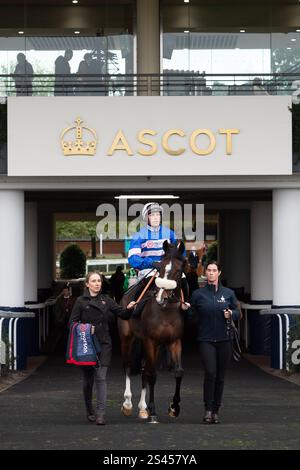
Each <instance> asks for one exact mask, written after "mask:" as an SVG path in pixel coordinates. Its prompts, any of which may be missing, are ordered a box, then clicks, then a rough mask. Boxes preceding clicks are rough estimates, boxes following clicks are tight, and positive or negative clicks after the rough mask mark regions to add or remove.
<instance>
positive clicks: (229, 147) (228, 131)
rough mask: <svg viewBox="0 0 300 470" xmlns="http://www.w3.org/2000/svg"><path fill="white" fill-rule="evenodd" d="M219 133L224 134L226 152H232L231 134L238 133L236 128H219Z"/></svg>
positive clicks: (229, 153)
mask: <svg viewBox="0 0 300 470" xmlns="http://www.w3.org/2000/svg"><path fill="white" fill-rule="evenodd" d="M219 133H220V134H226V154H227V155H231V154H232V134H239V133H240V131H239V130H238V129H219Z"/></svg>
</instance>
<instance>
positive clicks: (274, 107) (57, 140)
mask: <svg viewBox="0 0 300 470" xmlns="http://www.w3.org/2000/svg"><path fill="white" fill-rule="evenodd" d="M290 104H291V98H290V97H287V96H207V97H203V96H199V97H197V96H196V97H194V96H187V97H184V96H178V97H175V96H174V97H173V96H172V97H167V96H166V97H159V96H155V97H150V96H149V97H136V96H131V97H97V96H91V97H10V98H9V99H8V175H9V176H120V175H122V176H135V175H149V176H151V175H153V176H154V175H181V176H184V175H287V174H291V173H292V117H291V112H290V111H289V109H288V108H289V106H290Z"/></svg>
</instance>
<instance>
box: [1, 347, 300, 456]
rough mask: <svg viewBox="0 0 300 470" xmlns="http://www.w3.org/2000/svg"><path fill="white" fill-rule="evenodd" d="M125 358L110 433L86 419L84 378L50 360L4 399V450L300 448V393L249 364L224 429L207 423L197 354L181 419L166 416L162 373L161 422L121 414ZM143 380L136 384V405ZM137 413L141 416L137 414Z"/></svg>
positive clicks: (117, 375) (230, 383)
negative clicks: (203, 415) (149, 422)
mask: <svg viewBox="0 0 300 470" xmlns="http://www.w3.org/2000/svg"><path fill="white" fill-rule="evenodd" d="M120 364H121V362H120V359H119V358H118V357H115V358H114V361H113V367H112V370H111V371H110V375H109V400H108V412H107V421H108V424H107V425H106V426H95V425H94V424H91V423H88V422H87V421H86V419H85V413H84V407H83V400H82V392H81V372H80V370H78V369H77V368H76V367H75V366H70V365H65V364H64V358H63V357H59V356H52V357H50V358H49V359H48V360H47V361H46V363H44V364H43V365H42V366H41V367H40V368H39V369H37V370H36V371H35V372H34V373H33V374H32V375H31V376H30V377H28V378H27V379H25V380H23V381H22V382H20V383H17V384H16V385H14V386H12V387H11V388H9V389H8V390H5V391H3V392H2V393H0V449H97V450H103V449H105V450H116V449H122V450H124V449H128V450H129V449H131V450H132V449H134V450H138V449H146V450H152V449H157V450H167V449H168V450H174V451H175V450H178V449H181V450H190V449H193V450H198V449H299V448H300V438H299V436H300V388H299V386H298V385H295V384H293V383H290V382H287V381H284V380H282V379H279V378H277V377H273V376H271V375H269V374H266V373H265V372H263V371H261V370H260V369H258V368H257V367H255V366H254V365H252V364H250V363H248V362H247V361H245V360H243V361H242V362H241V363H239V364H236V363H233V364H232V365H231V368H230V370H229V372H228V376H227V380H226V386H225V394H224V406H223V407H222V410H221V418H222V423H221V424H220V425H210V426H207V425H203V424H202V422H201V421H202V414H203V410H202V378H203V374H202V370H201V369H200V367H199V364H198V357H197V355H196V354H195V355H188V356H185V357H184V366H185V377H184V381H183V388H182V412H181V415H180V417H179V418H178V419H176V420H173V419H171V418H169V417H168V416H167V408H168V403H169V397H170V396H171V395H172V393H173V375H172V373H171V372H168V371H166V370H163V371H160V372H159V375H158V380H157V413H158V416H159V419H160V423H159V424H156V425H150V424H147V423H145V422H142V421H139V420H138V419H137V417H136V413H134V415H133V416H132V417H130V418H125V417H124V416H123V415H122V414H121V412H120V406H121V403H122V396H123V389H124V381H123V376H122V371H121V368H120ZM139 387H140V381H139V378H138V377H135V378H134V384H133V392H134V405H136V404H137V401H138V391H139ZM135 411H136V409H135Z"/></svg>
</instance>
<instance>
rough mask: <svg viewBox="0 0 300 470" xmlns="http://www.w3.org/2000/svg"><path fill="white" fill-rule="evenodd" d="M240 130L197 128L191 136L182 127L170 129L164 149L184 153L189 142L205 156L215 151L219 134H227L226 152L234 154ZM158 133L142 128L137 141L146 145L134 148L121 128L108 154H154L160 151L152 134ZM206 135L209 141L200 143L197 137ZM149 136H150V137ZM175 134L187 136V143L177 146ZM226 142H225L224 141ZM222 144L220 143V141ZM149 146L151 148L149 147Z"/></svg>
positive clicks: (166, 135)
mask: <svg viewBox="0 0 300 470" xmlns="http://www.w3.org/2000/svg"><path fill="white" fill-rule="evenodd" d="M239 133H240V130H239V129H235V128H234V129H226V128H220V129H218V130H217V131H216V132H213V131H211V130H210V129H200V128H199V129H195V130H194V131H193V132H192V133H191V134H190V136H189V135H188V134H187V133H186V132H185V131H184V130H182V129H169V130H167V131H166V132H165V133H164V134H163V135H162V139H161V144H162V148H163V150H164V151H165V152H166V153H167V154H168V155H174V156H176V155H182V154H183V153H184V152H186V150H187V147H188V144H189V147H190V149H191V151H192V152H193V153H194V154H196V155H200V156H205V155H210V154H212V153H213V152H214V150H215V148H216V146H217V134H219V135H225V136H226V149H224V153H225V154H226V155H232V151H233V150H232V148H233V135H236V134H239ZM157 135H158V132H157V131H155V130H153V129H142V130H141V131H139V132H138V134H137V141H138V142H139V143H140V144H143V145H144V146H146V147H145V148H143V147H142V146H140V147H137V148H135V149H134V151H133V150H132V148H131V147H130V145H129V143H128V140H127V139H126V137H125V134H124V132H123V131H122V130H119V131H118V132H117V134H116V136H115V138H114V140H113V143H112V145H111V147H110V148H109V150H108V152H107V155H108V156H111V155H113V154H114V152H115V151H118V150H122V151H125V152H126V153H127V155H128V156H132V155H137V154H139V155H142V156H152V155H155V154H157V153H158V150H159V148H158V143H157V142H155V141H154V140H151V138H150V137H151V136H153V137H155V136H157ZM202 135H203V136H204V138H205V140H207V142H205V141H204V142H202V143H201V144H200V142H199V141H197V139H198V138H199V137H200V136H202ZM148 136H150V137H149V138H148ZM173 136H179V137H186V140H188V142H186V145H185V146H183V147H180V146H179V147H177V148H176V145H175V144H174V143H173V144H171V143H170V138H171V137H173ZM224 143H225V142H224ZM219 145H220V143H219ZM147 147H149V148H147Z"/></svg>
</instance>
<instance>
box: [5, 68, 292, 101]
mask: <svg viewBox="0 0 300 470" xmlns="http://www.w3.org/2000/svg"><path fill="white" fill-rule="evenodd" d="M257 77H259V80H260V83H261V85H259V87H258V88H257V86H256V87H255V83H256V82H257V81H254V79H255V78H257ZM297 80H300V74H299V73H280V74H205V75H203V74H198V73H184V74H182V73H164V74H124V75H122V74H116V75H108V74H107V75H87V74H86V75H78V74H72V75H38V74H35V75H15V74H10V75H0V99H1V97H2V98H3V97H6V96H11V95H17V96H32V95H33V96H53V95H55V96H77V95H78V96H82V95H84V96H89V95H90V96H94V95H100V96H101V95H102V96H117V95H121V96H124V95H138V94H141V95H149V96H151V95H173V96H179V95H184V96H210V95H252V94H265V93H264V92H266V93H267V94H271V95H282V94H283V95H291V94H293V93H294V92H295V82H296V81H297ZM260 91H261V93H260Z"/></svg>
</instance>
